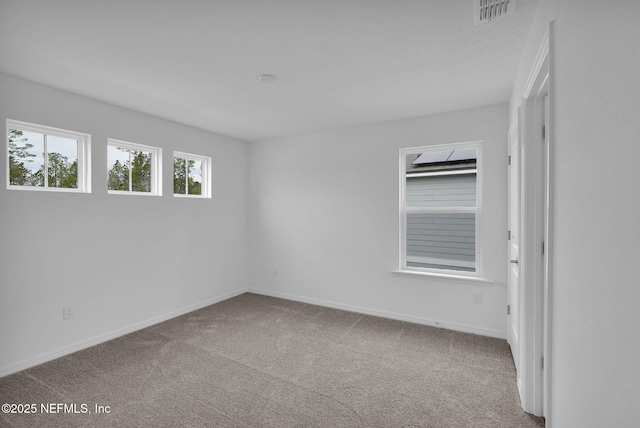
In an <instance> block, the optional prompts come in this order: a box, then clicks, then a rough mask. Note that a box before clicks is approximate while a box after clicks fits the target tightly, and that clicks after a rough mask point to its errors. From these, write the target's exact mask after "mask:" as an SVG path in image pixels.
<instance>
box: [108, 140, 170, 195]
mask: <svg viewBox="0 0 640 428" xmlns="http://www.w3.org/2000/svg"><path fill="white" fill-rule="evenodd" d="M159 157H160V149H158V148H156V147H150V146H143V145H140V144H134V143H127V142H124V141H117V140H112V139H110V140H109V143H108V145H107V189H108V190H109V191H110V192H113V193H118V192H138V193H148V194H159V190H156V188H159V183H158V180H157V179H156V176H158V175H159Z"/></svg>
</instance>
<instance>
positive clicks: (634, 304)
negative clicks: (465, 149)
mask: <svg viewBox="0 0 640 428" xmlns="http://www.w3.org/2000/svg"><path fill="white" fill-rule="evenodd" d="M639 17H640V2H638V1H636V0H628V1H622V0H618V1H612V2H601V1H592V0H589V1H584V0H564V1H550V0H545V1H542V2H541V3H540V6H539V9H538V15H537V17H536V19H535V22H534V27H533V29H532V32H531V36H530V38H529V40H528V42H527V48H526V50H525V55H524V57H523V61H522V65H521V68H520V71H519V73H518V77H517V80H516V85H515V88H514V94H513V97H512V101H511V105H510V112H511V115H512V116H513V114H514V112H515V110H516V108H517V106H518V105H520V97H521V93H522V87H523V83H524V81H525V80H526V78H527V76H528V74H529V69H530V68H531V64H532V62H533V59H534V58H535V54H536V52H537V49H538V47H539V45H540V43H541V41H542V37H543V35H544V31H545V30H546V28H547V26H548V23H549V21H551V20H555V24H554V26H555V37H554V38H553V39H552V40H551V43H552V48H554V50H555V52H554V53H553V55H552V59H553V62H554V66H553V70H552V72H553V73H554V83H553V87H552V91H553V93H554V100H555V101H554V105H553V106H552V108H553V109H554V113H553V117H552V120H553V122H554V124H555V129H553V130H552V133H551V137H552V144H553V156H554V161H553V164H554V168H553V176H554V183H553V187H554V194H553V196H552V197H553V203H554V205H555V210H554V211H553V213H552V222H553V223H554V225H555V237H554V239H553V241H552V243H551V245H553V250H554V251H555V253H554V254H555V257H554V258H553V266H554V269H555V270H554V272H553V286H554V289H553V294H552V300H553V314H552V318H553V326H552V329H553V339H552V345H553V348H552V355H551V359H552V360H551V364H552V365H551V369H552V376H553V380H552V385H551V394H552V408H551V412H552V413H551V418H550V421H549V422H550V426H553V427H560V428H571V427H580V428H583V427H586V428H588V427H604V426H610V427H635V426H638V421H639V420H640V407H639V406H638V403H640V370H639V369H638V361H640V310H639V309H638V308H640V279H639V275H638V265H639V262H640V142H639V139H640V119H639V118H640V79H638V76H640V25H638V18H639Z"/></svg>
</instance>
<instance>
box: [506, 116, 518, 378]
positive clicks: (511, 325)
mask: <svg viewBox="0 0 640 428" xmlns="http://www.w3.org/2000/svg"><path fill="white" fill-rule="evenodd" d="M519 116H520V109H518V118H517V119H516V123H514V124H513V126H512V127H511V129H510V130H509V241H508V245H509V249H508V256H509V260H508V262H509V264H508V266H509V277H508V278H509V285H508V302H507V305H509V306H508V309H507V314H508V318H507V319H508V324H507V327H508V334H507V337H508V340H509V345H510V346H511V353H512V354H513V361H514V363H515V366H516V373H517V376H518V385H520V372H521V370H520V265H519V244H520V117H519Z"/></svg>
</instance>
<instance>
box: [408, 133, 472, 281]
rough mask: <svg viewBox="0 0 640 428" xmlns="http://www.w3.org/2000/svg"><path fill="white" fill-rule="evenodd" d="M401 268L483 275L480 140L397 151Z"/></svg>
mask: <svg viewBox="0 0 640 428" xmlns="http://www.w3.org/2000/svg"><path fill="white" fill-rule="evenodd" d="M400 165H401V167H400V169H401V202H400V205H401V206H400V225H401V231H400V242H401V244H400V270H404V271H422V272H437V273H443V274H454V275H466V276H481V262H480V260H481V259H480V242H479V239H478V238H479V234H478V231H479V227H478V226H479V220H480V214H481V212H480V206H481V204H480V193H481V192H480V186H478V182H479V179H478V177H479V174H480V143H477V142H475V143H458V144H448V145H438V146H426V147H415V148H410V149H403V150H401V151H400Z"/></svg>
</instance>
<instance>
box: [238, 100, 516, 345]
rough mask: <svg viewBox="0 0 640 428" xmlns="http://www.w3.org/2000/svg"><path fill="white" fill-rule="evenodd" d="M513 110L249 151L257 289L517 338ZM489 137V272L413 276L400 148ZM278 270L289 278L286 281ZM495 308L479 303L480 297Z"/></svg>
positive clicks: (261, 145)
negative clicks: (408, 271) (478, 281)
mask: <svg viewBox="0 0 640 428" xmlns="http://www.w3.org/2000/svg"><path fill="white" fill-rule="evenodd" d="M507 116H508V115H507V106H506V105H499V106H492V107H486V108H480V109H473V110H466V111H461V112H455V113H446V114H441V115H435V116H429V117H421V118H415V119H409V120H402V121H394V122H387V123H379V124H374V125H369V126H362V127H355V128H349V129H343V130H335V131H328V132H323V133H318V134H310V135H303V136H297V137H291V138H283V139H278V140H273V141H267V142H257V143H251V144H250V145H249V177H250V179H249V182H250V191H249V198H250V199H249V208H250V215H249V231H250V237H251V244H250V264H249V265H250V268H251V271H250V275H251V277H250V284H251V286H252V287H253V288H254V289H256V290H258V291H260V292H263V293H267V294H273V295H279V296H284V297H289V298H296V299H300V300H305V301H311V302H317V303H321V304H329V305H333V306H337V307H342V308H347V309H355V310H359V311H364V312H369V313H374V314H379V315H384V316H390V317H395V318H400V319H406V320H412V321H415V322H422V323H427V324H434V323H436V322H438V323H440V325H442V326H446V327H449V328H454V329H459V330H465V331H473V332H476V333H481V334H486V335H490V336H496V337H506V321H505V311H506V285H505V283H506V258H507V255H506V239H507V230H506V224H507V219H506V212H507V209H506V199H507V181H506V177H507V164H506V159H507V145H506V135H507V120H508V119H507ZM474 140H484V141H485V144H484V148H483V149H484V152H483V155H484V162H485V163H484V165H483V166H484V173H485V175H484V178H485V182H484V192H485V194H484V197H485V199H484V207H485V212H484V222H483V238H484V242H485V244H486V245H485V252H484V255H485V260H484V268H485V277H487V278H489V279H492V280H495V281H496V283H495V284H494V285H490V286H486V285H475V284H474V285H471V284H469V283H457V282H447V281H443V280H435V279H426V278H415V277H402V276H396V275H392V274H391V271H392V270H394V269H398V252H399V248H398V240H399V236H398V233H399V232H398V227H399V226H398V222H399V220H398V209H399V208H398V200H399V193H398V192H399V190H398V188H399V149H400V148H404V147H415V146H422V145H433V144H443V143H454V142H463V141H474ZM274 268H275V269H277V276H275V275H274V271H273V270H274ZM476 292H479V293H482V294H483V298H484V303H483V304H480V305H478V304H473V303H472V298H473V294H474V293H476Z"/></svg>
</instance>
